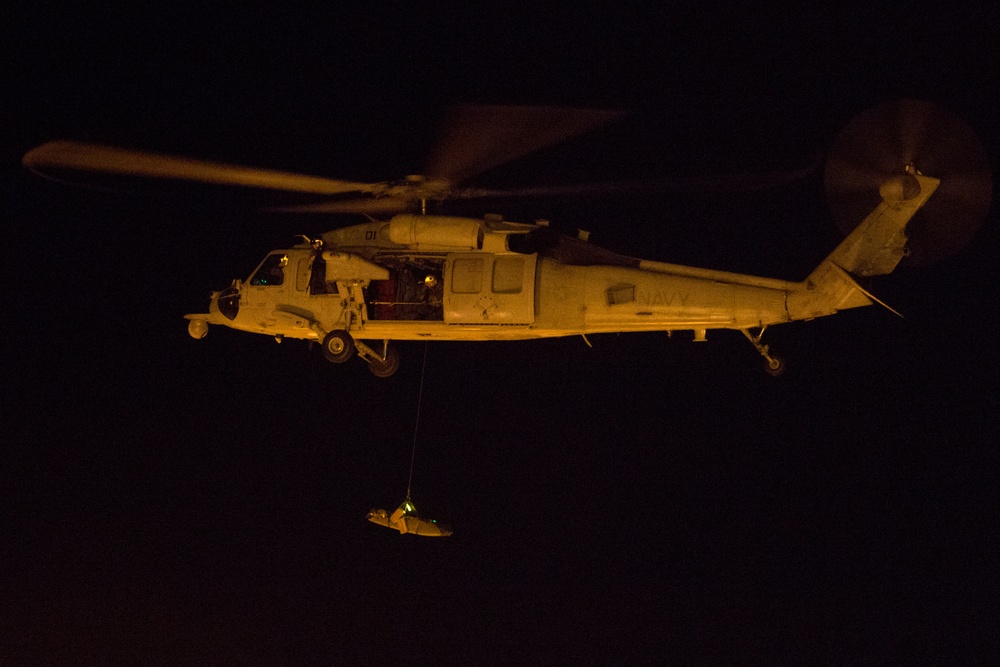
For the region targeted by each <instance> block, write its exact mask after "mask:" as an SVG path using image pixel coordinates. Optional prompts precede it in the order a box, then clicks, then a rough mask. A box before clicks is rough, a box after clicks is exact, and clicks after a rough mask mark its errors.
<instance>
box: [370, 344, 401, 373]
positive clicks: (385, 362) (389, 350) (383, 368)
mask: <svg viewBox="0 0 1000 667" xmlns="http://www.w3.org/2000/svg"><path fill="white" fill-rule="evenodd" d="M367 361H368V370H370V371H371V372H372V375H374V376H375V377H380V378H387V377H389V376H390V375H393V374H394V373H395V372H396V371H398V370H399V348H398V347H396V346H395V345H389V346H387V347H386V348H385V359H381V360H380V359H378V358H377V357H370V358H369V359H368V360H367Z"/></svg>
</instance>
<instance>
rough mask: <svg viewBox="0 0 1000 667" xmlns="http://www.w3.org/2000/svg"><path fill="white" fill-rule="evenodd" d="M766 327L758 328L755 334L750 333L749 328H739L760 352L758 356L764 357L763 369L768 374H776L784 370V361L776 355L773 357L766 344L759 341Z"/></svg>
mask: <svg viewBox="0 0 1000 667" xmlns="http://www.w3.org/2000/svg"><path fill="white" fill-rule="evenodd" d="M766 329H767V327H766V326H764V327H761V328H760V332H758V334H757V335H756V336H754V335H753V334H752V333H750V330H749V329H740V331H742V332H743V335H744V336H746V337H747V340H748V341H750V344H751V345H753V346H754V349H756V350H757V352H759V353H760V356H762V357H764V361H766V362H767V367H766V368H765V369H764V370H766V371H767V374H768V375H771V376H778V375H781V374H782V373H784V372H785V362H784V361H782V360H781V359H780V358H778V357H773V356H771V354H770V351H769V350H768V347H767V345H764V344H762V343H761V342H760V339H761V338H763V337H764V331H765V330H766Z"/></svg>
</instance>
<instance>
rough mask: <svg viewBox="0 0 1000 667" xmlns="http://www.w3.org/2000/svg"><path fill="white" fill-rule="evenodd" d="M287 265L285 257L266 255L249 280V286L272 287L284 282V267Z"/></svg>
mask: <svg viewBox="0 0 1000 667" xmlns="http://www.w3.org/2000/svg"><path fill="white" fill-rule="evenodd" d="M286 264H288V257H287V256H286V255H281V254H274V255H268V256H267V259H265V260H264V263H263V264H261V265H260V268H259V269H257V272H256V273H254V274H253V277H252V278H250V284H251V285H264V286H274V285H281V284H282V283H284V282H285V269H284V267H285V265H286Z"/></svg>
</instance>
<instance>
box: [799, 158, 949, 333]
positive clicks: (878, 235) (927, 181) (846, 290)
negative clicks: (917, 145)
mask: <svg viewBox="0 0 1000 667" xmlns="http://www.w3.org/2000/svg"><path fill="white" fill-rule="evenodd" d="M940 183H941V181H940V180H938V179H936V178H930V177H928V176H924V175H922V174H920V173H918V172H917V171H916V170H913V169H907V171H906V173H905V174H903V175H901V176H898V177H895V178H892V179H889V180H888V181H886V182H885V183H884V184H883V185H882V188H881V189H880V194H881V196H882V201H881V202H880V203H879V205H878V206H877V207H876V208H875V210H874V211H872V212H871V213H870V214H869V215H868V217H866V218H865V219H864V221H862V223H861V224H860V225H858V226H857V227H856V228H855V229H854V231H852V232H851V233H850V234H849V235H848V236H847V238H846V239H844V240H843V242H841V244H840V245H838V246H837V247H836V248H835V249H834V251H833V252H832V253H830V255H829V256H828V257H827V258H826V259H825V260H823V262H821V263H820V265H819V266H818V267H816V269H815V270H814V271H813V272H812V273H811V274H809V277H808V278H806V280H805V281H804V282H803V283H802V286H803V287H802V289H799V290H795V291H793V292H792V293H790V294H789V302H788V306H789V308H788V310H789V314H790V315H791V317H792V319H795V320H801V319H811V318H813V317H821V316H823V315H831V314H833V313H836V312H837V311H839V310H843V309H845V308H857V307H859V306H868V305H871V304H872V303H873V302H876V303H882V302H881V301H879V300H878V299H876V298H875V297H874V296H872V295H871V294H870V293H869V292H867V291H866V290H865V289H864V288H862V287H861V286H860V285H859V284H858V283H857V281H856V280H855V276H858V277H867V276H879V275H886V274H889V273H892V272H893V271H894V270H895V268H896V266H897V265H898V264H899V262H900V260H902V258H903V257H904V256H905V255H906V241H907V236H906V227H907V225H908V224H909V222H910V220H911V219H912V218H913V216H914V215H915V214H916V212H917V211H918V210H920V207H921V206H923V205H924V204H925V203H926V202H927V200H928V199H930V197H931V195H933V194H934V191H935V190H936V189H937V187H938V185H939V184H940ZM882 305H885V304H882ZM890 310H891V309H890Z"/></svg>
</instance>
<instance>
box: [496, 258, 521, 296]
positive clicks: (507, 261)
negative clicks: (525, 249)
mask: <svg viewBox="0 0 1000 667" xmlns="http://www.w3.org/2000/svg"><path fill="white" fill-rule="evenodd" d="M523 283H524V257H497V258H496V261H495V262H493V293H494V294H517V293H519V292H520V291H521V287H522V285H523Z"/></svg>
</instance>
